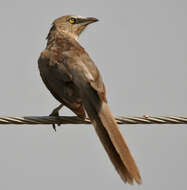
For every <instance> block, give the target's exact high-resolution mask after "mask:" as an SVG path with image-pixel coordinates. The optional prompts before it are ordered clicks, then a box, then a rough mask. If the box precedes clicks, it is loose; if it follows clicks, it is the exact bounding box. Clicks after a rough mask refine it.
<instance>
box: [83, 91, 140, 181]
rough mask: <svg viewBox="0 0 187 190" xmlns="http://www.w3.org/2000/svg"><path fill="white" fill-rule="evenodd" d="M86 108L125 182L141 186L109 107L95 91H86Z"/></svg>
mask: <svg viewBox="0 0 187 190" xmlns="http://www.w3.org/2000/svg"><path fill="white" fill-rule="evenodd" d="M85 94H87V96H86V98H84V102H83V104H84V107H85V109H86V111H87V113H88V116H89V118H90V119H91V121H92V123H93V125H94V127H95V130H96V133H97V135H98V136H99V138H100V140H101V142H102V144H103V146H104V148H105V150H106V152H107V154H108V156H109V158H110V160H111V162H112V163H113V165H114V167H115V168H116V170H117V172H118V173H119V175H120V177H121V178H122V180H123V181H124V182H128V183H129V184H133V181H134V179H135V181H136V182H137V183H138V184H141V183H142V182H141V177H140V174H139V171H138V168H137V166H136V163H135V161H134V159H133V157H132V155H131V153H130V151H129V149H128V146H127V144H126V142H125V140H124V138H123V136H122V134H121V132H120V130H119V128H118V126H117V123H116V121H115V119H114V117H113V115H112V113H111V111H110V109H109V107H108V105H107V103H105V102H102V101H100V99H99V97H98V96H97V94H96V93H95V91H94V90H93V89H90V90H89V91H88V89H87V90H86V92H85Z"/></svg>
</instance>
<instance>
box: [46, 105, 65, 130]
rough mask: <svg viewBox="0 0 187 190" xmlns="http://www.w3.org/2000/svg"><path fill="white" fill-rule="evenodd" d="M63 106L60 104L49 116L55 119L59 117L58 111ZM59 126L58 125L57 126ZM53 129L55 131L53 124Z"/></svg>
mask: <svg viewBox="0 0 187 190" xmlns="http://www.w3.org/2000/svg"><path fill="white" fill-rule="evenodd" d="M63 106H64V105H63V104H60V105H59V106H58V107H56V108H55V109H54V110H53V111H52V112H51V114H50V115H49V116H55V117H59V110H60V109H61V108H62V107H63ZM58 125H60V124H58ZM53 129H54V130H55V131H56V126H55V124H53Z"/></svg>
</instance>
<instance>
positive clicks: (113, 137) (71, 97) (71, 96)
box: [38, 15, 141, 184]
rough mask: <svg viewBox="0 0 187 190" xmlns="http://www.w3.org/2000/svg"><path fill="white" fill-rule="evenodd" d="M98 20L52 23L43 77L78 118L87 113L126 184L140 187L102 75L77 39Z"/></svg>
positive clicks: (41, 62)
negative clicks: (109, 104) (107, 98)
mask: <svg viewBox="0 0 187 190" xmlns="http://www.w3.org/2000/svg"><path fill="white" fill-rule="evenodd" d="M96 21H97V19H95V18H90V17H89V18H83V17H79V16H72V15H68V16H63V17H60V18H58V19H56V20H55V21H54V22H53V25H52V27H51V30H50V32H49V34H48V36H47V40H48V42H47V47H46V49H45V50H44V51H43V52H42V53H41V56H40V58H39V60H38V66H39V70H40V75H41V77H42V80H43V82H44V83H45V85H46V86H47V88H48V89H49V90H50V92H51V93H52V95H53V96H54V97H55V98H56V99H57V100H58V101H59V102H61V105H60V106H59V107H57V108H56V109H55V110H54V111H53V112H52V114H51V115H58V111H59V109H60V108H61V107H62V106H63V105H65V106H67V107H68V108H69V109H71V110H72V111H73V112H74V113H75V114H77V115H78V116H79V117H82V118H85V112H86V113H87V114H88V116H89V118H90V119H91V121H92V124H93V125H94V127H95V130H96V133H97V135H98V136H99V138H100V140H101V142H102V144H103V146H104V148H105V150H106V152H107V154H108V156H109V158H110V160H111V161H112V163H113V165H114V167H115V168H116V170H117V172H118V173H119V175H120V176H121V178H122V180H123V181H124V182H128V183H130V184H133V181H134V180H135V181H136V182H137V183H138V184H141V177H140V174H139V171H138V168H137V166H136V163H135V161H134V159H133V157H132V155H131V153H130V151H129V149H128V146H127V144H126V142H125V140H124V138H123V136H122V134H121V133H120V130H119V128H118V126H117V123H116V121H115V119H114V117H113V115H112V113H111V111H110V109H109V107H108V105H107V100H106V93H105V86H104V83H103V80H102V78H101V75H100V73H99V71H98V69H97V67H96V65H95V64H94V62H93V61H92V60H91V59H90V57H89V55H88V54H87V53H86V51H85V50H84V48H83V47H82V46H81V45H80V44H79V43H78V41H77V39H78V36H79V35H80V33H81V32H82V31H83V30H84V28H85V27H86V26H87V25H88V24H91V23H93V22H96Z"/></svg>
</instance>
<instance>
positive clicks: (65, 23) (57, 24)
mask: <svg viewBox="0 0 187 190" xmlns="http://www.w3.org/2000/svg"><path fill="white" fill-rule="evenodd" d="M97 21H98V19H96V18H93V17H87V18H84V17H81V16H74V15H66V16H62V17H60V18H57V19H56V20H55V21H54V22H53V26H52V28H51V29H54V28H55V30H57V31H58V32H59V33H66V34H67V35H69V36H71V37H73V38H75V39H77V38H78V37H79V35H80V34H81V32H82V31H83V30H84V29H85V28H86V26H88V25H89V24H91V23H94V22H97Z"/></svg>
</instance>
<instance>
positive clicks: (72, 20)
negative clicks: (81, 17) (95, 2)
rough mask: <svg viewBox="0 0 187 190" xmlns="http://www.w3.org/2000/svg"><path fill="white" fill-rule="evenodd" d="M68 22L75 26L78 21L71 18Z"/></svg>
mask: <svg viewBox="0 0 187 190" xmlns="http://www.w3.org/2000/svg"><path fill="white" fill-rule="evenodd" d="M68 21H69V23H71V24H75V23H76V19H75V18H70V19H69V20H68Z"/></svg>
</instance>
